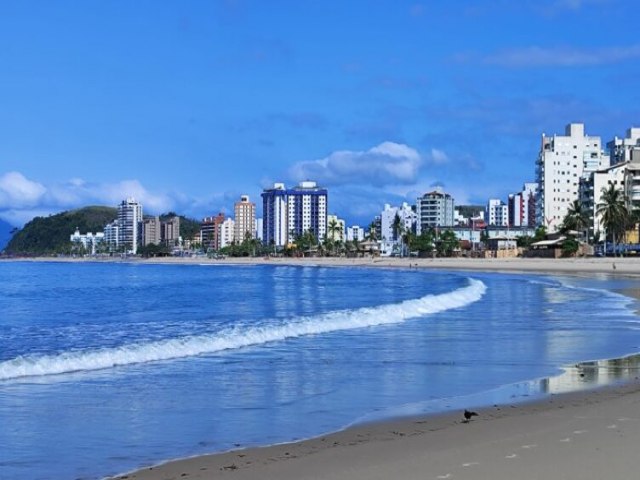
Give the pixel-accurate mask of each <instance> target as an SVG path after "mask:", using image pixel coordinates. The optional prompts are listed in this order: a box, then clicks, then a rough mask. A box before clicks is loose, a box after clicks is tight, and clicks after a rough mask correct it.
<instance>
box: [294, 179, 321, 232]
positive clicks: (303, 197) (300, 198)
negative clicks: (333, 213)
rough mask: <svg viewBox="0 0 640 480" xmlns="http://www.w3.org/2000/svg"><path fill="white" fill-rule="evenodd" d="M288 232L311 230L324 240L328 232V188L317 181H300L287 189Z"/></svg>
mask: <svg viewBox="0 0 640 480" xmlns="http://www.w3.org/2000/svg"><path fill="white" fill-rule="evenodd" d="M287 217H288V218H287V220H288V234H289V235H290V236H292V237H293V238H295V237H297V236H300V235H302V234H303V233H305V232H311V233H313V235H315V237H316V238H317V239H318V240H319V241H322V240H324V238H325V236H326V234H327V190H326V189H324V188H321V187H318V185H317V184H316V182H310V181H306V182H300V184H299V185H298V186H296V187H293V188H291V189H289V190H287Z"/></svg>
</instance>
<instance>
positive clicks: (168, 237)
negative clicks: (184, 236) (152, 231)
mask: <svg viewBox="0 0 640 480" xmlns="http://www.w3.org/2000/svg"><path fill="white" fill-rule="evenodd" d="M160 238H161V240H162V243H163V244H165V245H166V246H167V247H175V246H177V245H178V244H179V243H180V217H178V216H177V215H175V216H173V217H170V218H167V219H166V220H164V221H163V222H162V223H161V224H160Z"/></svg>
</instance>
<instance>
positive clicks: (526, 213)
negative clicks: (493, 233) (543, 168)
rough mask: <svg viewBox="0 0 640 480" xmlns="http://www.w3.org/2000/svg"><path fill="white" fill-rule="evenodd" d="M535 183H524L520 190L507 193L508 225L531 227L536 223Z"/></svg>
mask: <svg viewBox="0 0 640 480" xmlns="http://www.w3.org/2000/svg"><path fill="white" fill-rule="evenodd" d="M537 190H538V184H537V183H525V184H524V186H523V187H522V191H520V192H518V193H512V194H510V195H509V202H508V204H509V225H510V226H513V227H533V226H535V225H536V192H537Z"/></svg>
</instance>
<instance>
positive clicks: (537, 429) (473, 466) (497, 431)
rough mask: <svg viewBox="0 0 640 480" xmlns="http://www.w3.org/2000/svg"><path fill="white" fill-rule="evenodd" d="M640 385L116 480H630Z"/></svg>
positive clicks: (369, 428) (392, 425) (207, 459)
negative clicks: (396, 479)
mask: <svg viewBox="0 0 640 480" xmlns="http://www.w3.org/2000/svg"><path fill="white" fill-rule="evenodd" d="M639 411H640V383H638V381H637V380H635V381H633V382H631V383H628V384H626V385H623V386H617V387H609V388H603V389H599V390H595V391H590V392H585V393H569V394H562V395H554V396H550V397H548V398H547V399H545V400H543V401H540V402H534V403H530V404H515V405H501V406H494V407H491V408H485V409H481V410H478V414H479V416H478V417H474V418H473V419H472V420H471V421H470V422H468V423H465V422H464V419H463V417H462V412H460V413H459V414H458V413H457V414H451V415H441V416H431V417H424V418H412V419H407V420H401V421H390V422H383V423H379V424H374V425H365V426H361V427H357V428H351V429H348V430H345V431H343V432H339V433H335V434H332V435H327V436H323V437H320V438H317V439H313V440H308V441H304V442H299V443H293V444H286V445H278V446H272V447H267V448H256V449H247V450H238V451H234V452H228V453H225V454H220V455H209V456H202V457H195V458H191V459H185V460H179V461H176V462H170V463H167V464H164V465H161V466H157V467H153V468H148V469H144V470H141V471H138V472H135V473H130V474H127V475H123V476H119V477H116V478H118V479H139V480H144V479H147V480H157V479H180V478H192V479H214V478H216V479H217V478H232V479H237V480H240V479H243V480H244V479H273V480H287V479H291V480H293V479H327V480H328V479H335V480H337V479H346V478H349V479H354V480H358V479H362V480H365V479H367V480H372V479H380V480H387V479H390V478H402V479H407V480H413V479H474V480H480V479H515V478H517V479H523V480H527V479H548V478H562V479H576V480H578V479H581V480H584V479H605V478H606V479H629V478H634V475H636V472H637V463H636V462H637V452H638V444H639V443H640V428H639V427H640V415H639V413H638V412H639Z"/></svg>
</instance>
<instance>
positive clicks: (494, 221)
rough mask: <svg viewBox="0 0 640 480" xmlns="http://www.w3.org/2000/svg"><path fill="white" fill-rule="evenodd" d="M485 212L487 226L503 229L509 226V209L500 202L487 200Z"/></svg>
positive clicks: (495, 199) (494, 199) (493, 199)
mask: <svg viewBox="0 0 640 480" xmlns="http://www.w3.org/2000/svg"><path fill="white" fill-rule="evenodd" d="M485 212H486V213H485V218H486V219H487V224H488V225H495V226H498V227H504V226H507V225H508V224H509V207H508V205H506V204H505V203H504V202H503V201H502V200H499V199H497V198H491V199H489V201H488V202H487V207H486V209H485Z"/></svg>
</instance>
